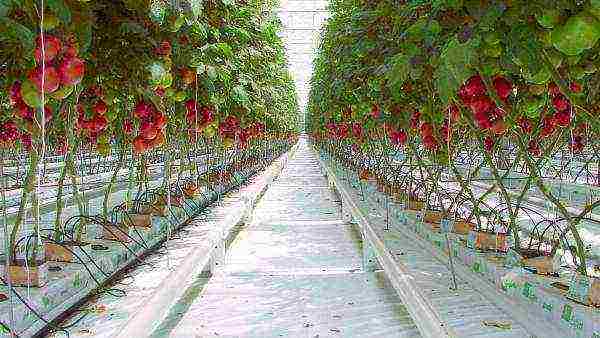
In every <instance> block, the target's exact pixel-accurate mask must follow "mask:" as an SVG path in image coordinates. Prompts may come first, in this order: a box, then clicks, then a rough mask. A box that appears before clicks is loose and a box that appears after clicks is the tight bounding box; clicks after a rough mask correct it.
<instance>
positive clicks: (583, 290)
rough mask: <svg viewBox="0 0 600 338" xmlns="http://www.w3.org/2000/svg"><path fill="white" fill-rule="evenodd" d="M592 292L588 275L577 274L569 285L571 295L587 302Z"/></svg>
mask: <svg viewBox="0 0 600 338" xmlns="http://www.w3.org/2000/svg"><path fill="white" fill-rule="evenodd" d="M589 292H590V280H589V278H588V277H587V276H582V275H579V274H575V275H574V276H573V278H572V279H571V283H570V285H569V292H568V295H569V297H571V298H573V299H574V300H576V301H578V302H580V303H584V304H587V301H588V295H589Z"/></svg>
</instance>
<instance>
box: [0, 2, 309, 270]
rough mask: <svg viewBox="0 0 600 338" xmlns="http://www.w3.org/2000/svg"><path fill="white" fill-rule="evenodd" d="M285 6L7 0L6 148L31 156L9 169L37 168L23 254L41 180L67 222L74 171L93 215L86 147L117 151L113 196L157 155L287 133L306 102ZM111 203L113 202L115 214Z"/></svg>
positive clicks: (0, 53)
mask: <svg viewBox="0 0 600 338" xmlns="http://www.w3.org/2000/svg"><path fill="white" fill-rule="evenodd" d="M274 5H275V3H274V2H273V1H266V2H265V1H257V0H247V1H240V2H239V3H236V2H233V1H226V0H210V1H204V2H203V3H201V4H200V3H197V2H176V3H167V2H155V1H137V0H120V1H108V0H100V1H93V2H88V1H76V0H53V1H45V2H41V1H35V0H8V1H3V2H2V3H1V4H0V28H2V29H0V75H1V76H0V147H1V148H2V149H3V157H2V161H3V162H4V160H5V159H8V158H7V157H6V156H4V154H5V152H7V153H8V152H13V153H14V152H17V153H19V154H24V156H13V157H12V159H14V160H17V163H14V162H12V163H8V162H9V161H7V165H16V166H21V167H25V168H26V171H25V172H26V174H25V175H24V176H23V177H22V178H21V179H20V180H16V181H14V182H13V183H14V188H17V189H20V191H21V196H20V198H19V209H18V212H17V213H16V216H15V217H14V219H11V229H10V231H9V232H10V235H9V236H8V237H9V243H8V248H7V250H9V252H14V249H15V248H14V246H15V244H16V243H17V240H18V239H17V235H18V234H19V232H20V230H21V228H22V225H23V223H24V222H25V219H26V218H27V213H28V210H37V205H38V204H39V198H38V197H39V196H38V191H37V187H38V186H40V185H41V184H45V183H50V184H57V191H58V192H57V203H56V208H57V214H58V215H57V217H56V219H57V221H56V225H55V226H56V227H57V229H59V228H60V227H61V224H60V223H61V222H62V220H61V217H60V214H61V212H62V209H63V206H62V204H63V202H62V191H63V188H64V186H65V185H67V182H66V180H67V179H69V178H70V180H71V184H70V185H71V189H72V190H73V194H74V196H75V200H76V202H77V204H78V207H79V210H80V211H81V212H84V210H83V209H84V206H83V205H82V202H81V198H80V197H79V196H78V195H80V194H79V193H78V189H80V187H78V185H79V181H80V177H78V175H77V172H76V160H75V159H76V158H78V157H81V156H82V154H89V153H97V154H99V155H100V156H108V155H110V154H111V153H112V154H114V155H115V157H116V160H115V161H114V170H113V171H112V174H111V176H110V178H109V181H108V182H107V183H108V184H107V187H106V189H105V196H110V192H111V189H112V186H113V185H114V184H115V181H117V180H118V178H119V175H120V170H121V169H122V168H123V167H125V166H129V165H133V166H135V167H136V171H138V172H140V173H141V174H140V175H138V176H139V177H138V178H139V179H138V178H136V182H138V181H140V180H141V181H144V180H146V181H147V180H148V176H147V175H146V174H144V172H145V168H146V167H147V166H148V163H147V159H148V158H149V157H150V156H151V154H152V153H167V154H169V153H170V152H178V153H179V154H184V155H185V156H187V155H188V153H189V152H190V151H191V150H192V149H195V150H197V149H198V148H200V147H202V148H203V152H204V153H209V154H210V153H220V152H221V150H220V149H230V150H232V151H233V149H236V148H240V149H245V148H247V147H249V146H250V144H252V143H253V142H265V140H266V139H273V140H275V139H279V140H282V139H287V137H288V135H289V133H293V132H294V131H295V130H296V129H297V128H298V126H297V121H298V120H297V109H298V107H297V103H296V95H295V92H294V86H293V82H292V79H291V77H290V75H289V73H288V71H287V68H286V57H285V54H284V50H283V45H282V42H281V39H280V38H279V37H278V36H277V31H278V29H279V27H280V23H279V21H278V19H277V17H276V16H275V15H274V14H273V12H272V9H273V6H274ZM259 140H263V141H259ZM182 145H183V146H182ZM130 153H131V155H128V154H130ZM56 157H58V158H59V161H63V162H64V165H63V166H62V169H61V170H60V174H59V176H58V177H57V178H53V179H52V180H50V179H48V180H50V182H46V181H47V180H46V177H45V176H43V175H42V170H41V169H42V168H43V167H45V165H46V164H47V163H48V162H47V161H48V159H49V158H56ZM81 164H82V165H85V162H81ZM3 166H4V163H3ZM6 182H8V180H5V177H3V183H6ZM8 188H9V187H8V186H7V185H6V184H4V186H3V189H4V190H6V189H8ZM107 198H108V197H107ZM107 205H108V201H107V199H106V198H105V201H104V206H103V211H102V213H103V214H105V216H106V213H107V209H108V207H107ZM38 216H39V215H33V218H34V219H35V220H34V221H35V222H34V224H36V227H39V224H37V222H38V221H37V218H38ZM34 232H35V231H34ZM9 256H10V255H9ZM9 258H10V259H14V258H15V257H9Z"/></svg>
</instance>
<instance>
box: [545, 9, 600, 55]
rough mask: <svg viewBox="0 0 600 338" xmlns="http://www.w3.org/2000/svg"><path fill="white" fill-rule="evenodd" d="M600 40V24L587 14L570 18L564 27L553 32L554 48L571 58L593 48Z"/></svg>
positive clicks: (583, 13) (582, 13)
mask: <svg viewBox="0 0 600 338" xmlns="http://www.w3.org/2000/svg"><path fill="white" fill-rule="evenodd" d="M599 38H600V22H599V21H598V20H597V19H596V18H595V17H594V16H592V15H589V14H587V13H585V12H581V13H579V14H577V15H574V16H572V17H570V18H569V20H567V22H566V23H565V25H564V26H562V27H556V28H555V29H554V30H553V31H552V44H553V45H554V48H556V49H557V50H559V51H560V52H562V53H564V54H566V55H571V56H575V55H579V54H581V53H582V52H583V51H585V50H586V49H590V48H592V47H593V46H594V45H595V44H596V42H597V41H598V39H599Z"/></svg>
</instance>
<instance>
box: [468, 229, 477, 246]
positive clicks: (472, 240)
mask: <svg viewBox="0 0 600 338" xmlns="http://www.w3.org/2000/svg"><path fill="white" fill-rule="evenodd" d="M476 241H477V233H476V232H475V231H473V230H471V231H469V236H467V248H470V249H475V246H476V243H475V242H476Z"/></svg>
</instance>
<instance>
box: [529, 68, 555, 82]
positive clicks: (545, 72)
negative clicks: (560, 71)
mask: <svg viewBox="0 0 600 338" xmlns="http://www.w3.org/2000/svg"><path fill="white" fill-rule="evenodd" d="M526 77H527V80H528V81H529V82H531V83H535V84H544V83H547V82H548V81H550V78H551V77H552V73H551V72H550V70H549V69H548V68H546V67H544V68H542V69H541V70H540V71H539V72H538V73H537V74H535V75H531V74H529V75H527V76H526Z"/></svg>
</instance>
